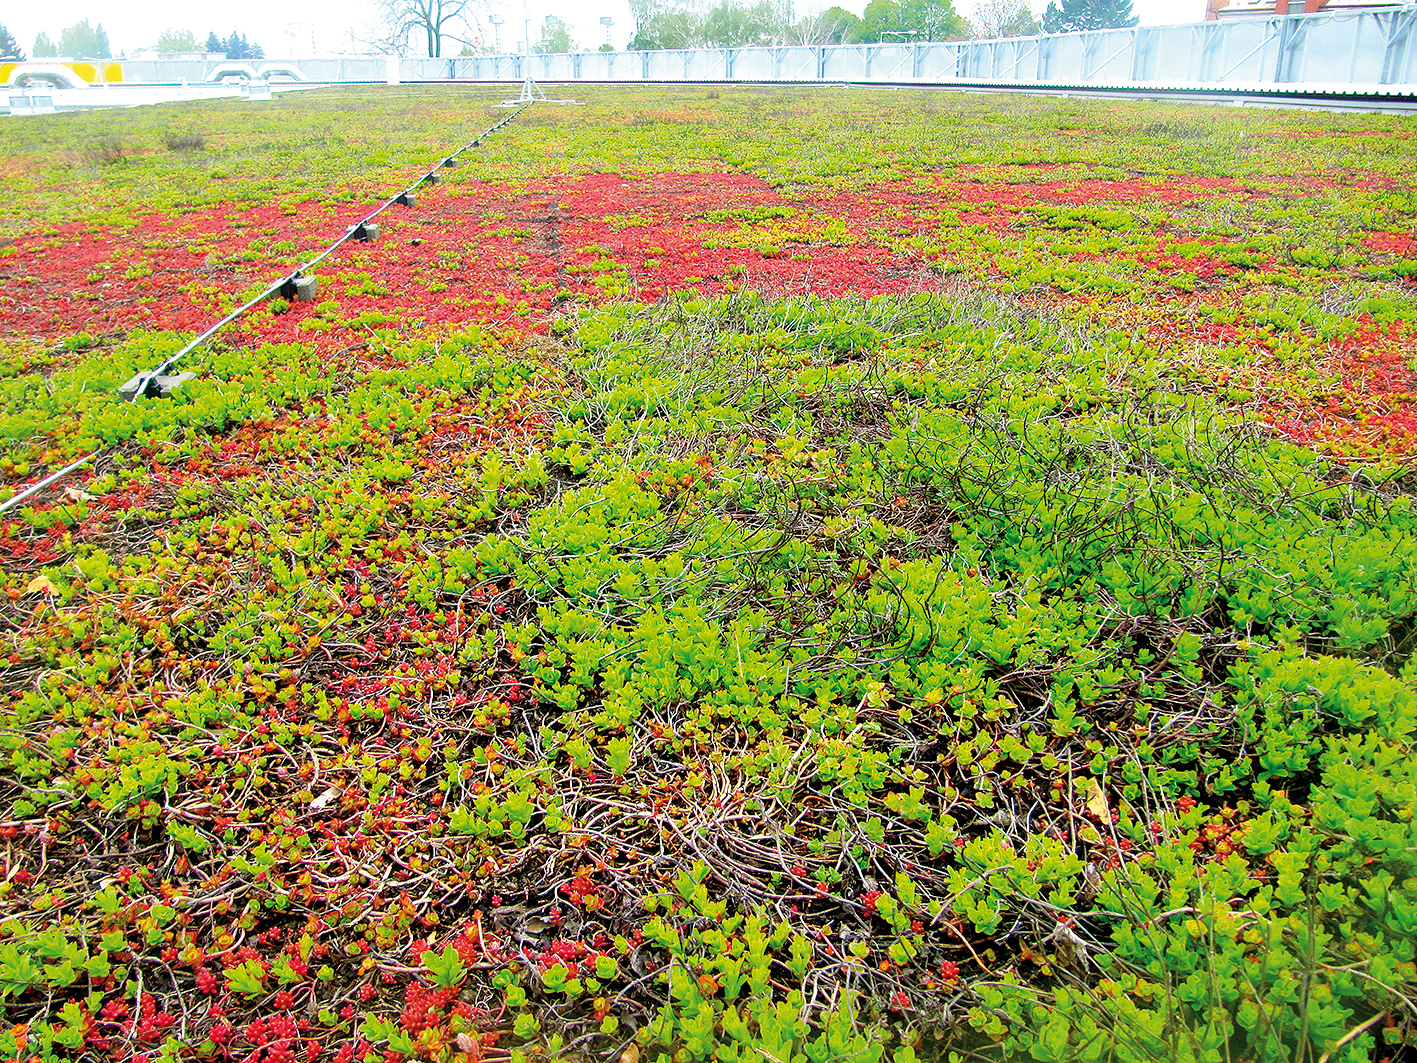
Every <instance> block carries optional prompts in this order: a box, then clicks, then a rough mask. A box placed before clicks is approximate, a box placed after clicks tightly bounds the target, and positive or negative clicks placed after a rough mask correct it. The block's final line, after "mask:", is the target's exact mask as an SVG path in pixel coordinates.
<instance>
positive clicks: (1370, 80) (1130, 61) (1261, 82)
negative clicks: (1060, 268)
mask: <svg viewBox="0 0 1417 1063" xmlns="http://www.w3.org/2000/svg"><path fill="white" fill-rule="evenodd" d="M1414 29H1417V4H1410V5H1407V6H1405V7H1398V8H1388V9H1386V10H1378V11H1345V12H1341V13H1333V14H1330V13H1326V12H1320V13H1318V14H1313V15H1270V16H1261V17H1246V18H1236V19H1232V20H1228V21H1220V22H1201V23H1194V24H1188V25H1179V26H1139V27H1135V28H1132V29H1118V30H1094V31H1091V32H1087V33H1065V34H1047V35H1043V36H1037V37H1009V38H1005V39H1002V40H977V41H939V42H933V43H931V42H920V43H914V44H911V43H886V44H846V45H809V46H802V47H765V48H696V49H685V50H680V51H645V52H585V53H571V54H558V55H534V56H530V57H526V56H521V55H486V56H467V57H457V58H447V59H396V58H393V57H386V56H355V57H348V58H337V59H305V60H300V61H299V62H298V64H296V65H297V66H298V72H299V75H301V76H303V77H304V78H305V79H306V80H309V81H312V82H350V81H362V82H370V81H378V82H383V81H471V82H518V81H522V80H524V79H525V78H527V77H531V78H534V79H535V80H537V81H543V82H575V81H584V82H609V83H635V82H640V83H643V82H797V83H801V82H817V81H823V82H855V83H871V82H878V83H882V84H886V83H889V84H902V83H911V82H916V83H919V84H927V85H929V84H933V85H939V84H959V85H968V84H989V85H1001V84H1002V85H1019V86H1039V87H1047V86H1057V85H1078V86H1084V87H1085V86H1157V87H1162V88H1227V87H1235V86H1247V87H1248V86H1273V87H1276V88H1295V89H1302V88H1305V87H1308V86H1321V87H1323V88H1325V89H1332V88H1334V87H1336V86H1353V87H1354V88H1355V89H1356V90H1358V91H1361V90H1363V89H1366V88H1382V89H1385V90H1386V91H1387V92H1395V93H1397V94H1406V93H1407V92H1408V91H1417V32H1414ZM282 65H288V64H282ZM218 66H219V64H217V63H204V62H200V61H182V62H146V63H144V62H129V63H125V64H124V73H125V77H126V78H127V80H129V81H163V82H172V81H179V80H184V79H185V80H187V81H191V82H198V81H204V80H207V79H209V78H211V77H213V76H215V74H216V71H217V68H218Z"/></svg>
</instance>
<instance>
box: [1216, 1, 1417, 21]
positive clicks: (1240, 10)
mask: <svg viewBox="0 0 1417 1063" xmlns="http://www.w3.org/2000/svg"><path fill="white" fill-rule="evenodd" d="M1410 2H1411V0H1206V5H1205V20H1206V21H1207V22H1215V21H1217V20H1222V19H1223V20H1226V21H1228V20H1230V19H1232V18H1256V17H1265V16H1268V15H1312V14H1315V13H1317V12H1319V11H1326V12H1329V13H1330V14H1336V13H1338V12H1340V11H1386V10H1390V9H1392V8H1398V7H1403V6H1405V5H1406V4H1407V3H1410Z"/></svg>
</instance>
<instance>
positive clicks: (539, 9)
mask: <svg viewBox="0 0 1417 1063" xmlns="http://www.w3.org/2000/svg"><path fill="white" fill-rule="evenodd" d="M975 2H976V0H955V6H956V8H957V9H958V10H959V12H960V13H961V14H964V15H968V14H970V13H971V12H972V10H973V6H974V4H975ZM866 3H867V0H840V6H841V7H844V8H846V9H847V10H849V11H854V12H855V13H856V14H858V15H859V14H860V13H861V12H862V10H863V9H864V8H865V6H866ZM830 6H832V0H826V2H823V3H815V4H812V3H804V2H803V0H798V3H797V11H798V14H799V16H800V15H802V14H806V13H809V12H811V11H820V10H822V9H823V8H826V7H830ZM1032 6H1033V7H1034V8H1035V10H1039V11H1041V10H1042V8H1043V7H1044V6H1046V4H1045V3H1042V2H1039V0H1033V5H1032ZM221 7H222V8H223V10H224V13H223V14H220V15H208V14H198V13H197V11H196V5H194V4H192V3H191V0H104V2H103V3H101V4H96V3H94V2H93V0H49V2H48V3H43V4H34V3H30V4H19V3H7V4H5V5H4V13H3V14H0V25H4V26H5V28H6V29H8V30H9V31H10V32H11V33H13V34H14V35H15V39H16V40H17V41H19V43H20V47H22V48H24V49H25V50H26V51H27V52H28V51H29V50H30V49H31V48H33V46H34V39H35V35H36V34H38V33H39V32H40V31H43V32H45V33H48V34H49V36H50V39H51V40H56V41H57V40H58V37H59V33H60V31H61V30H63V29H64V28H65V27H66V26H71V25H73V24H74V23H76V22H78V21H80V20H82V19H85V18H86V19H88V20H89V22H90V24H91V25H96V24H98V23H102V25H103V28H104V30H105V31H107V33H108V39H109V42H110V43H111V44H112V46H113V51H114V54H115V55H118V54H121V53H123V52H132V51H136V50H137V49H140V48H145V47H149V46H151V45H153V44H155V43H156V41H157V37H158V34H160V33H161V32H162V31H163V30H165V29H178V30H182V29H190V30H191V31H192V32H193V33H195V34H196V35H197V36H198V37H199V38H201V39H203V40H205V39H206V36H207V33H208V32H211V31H215V32H216V33H217V35H218V36H221V37H225V36H227V35H228V34H230V33H231V32H233V31H235V32H237V33H242V34H245V36H246V38H247V40H249V41H252V42H254V43H257V44H259V45H261V47H262V48H264V49H265V51H266V55H267V56H269V57H271V58H277V57H296V58H298V57H303V56H309V55H312V54H317V53H327V52H340V51H345V52H347V51H351V50H355V51H367V50H368V49H367V48H361V47H360V46H359V41H360V40H361V39H367V38H368V37H369V36H371V35H372V33H373V27H374V26H375V24H377V22H378V16H377V13H376V9H375V6H374V3H373V0H305V2H304V3H301V4H291V3H290V2H289V0H246V2H245V3H242V4H239V5H235V4H233V5H221ZM492 10H493V11H494V12H495V13H497V14H499V15H500V16H501V17H502V18H503V19H504V20H505V21H504V23H503V25H502V26H501V27H500V29H499V30H497V31H496V32H498V33H499V34H500V37H501V42H500V43H501V46H502V49H503V50H504V51H511V50H512V49H513V48H515V47H516V46H517V44H518V43H519V42H520V41H522V40H523V39H524V33H523V31H522V26H523V25H524V22H523V5H522V4H521V3H517V2H515V0H512V2H503V3H495V2H494V6H493V8H492ZM1132 10H1133V12H1134V13H1135V14H1137V15H1139V16H1140V17H1141V21H1142V24H1143V25H1148V26H1157V25H1168V24H1171V23H1176V22H1196V21H1199V20H1200V19H1201V18H1203V17H1204V16H1205V0H1132ZM526 14H527V15H528V16H529V17H530V19H531V22H532V26H533V28H532V39H533V40H535V39H536V38H537V37H539V36H540V29H539V25H540V23H541V21H542V20H543V19H544V18H545V17H546V16H547V15H556V16H558V17H560V18H562V19H564V20H565V21H566V22H567V23H568V24H570V26H571V32H572V36H573V37H574V39H575V41H576V43H577V44H578V45H580V46H581V47H585V48H595V47H598V46H599V45H600V44H602V43H604V41H605V27H604V26H602V25H600V19H601V18H610V19H613V20H614V23H615V24H614V26H612V27H611V30H610V35H611V43H613V44H614V45H615V47H616V48H623V47H624V46H625V44H626V43H627V42H628V41H629V39H630V37H631V36H632V35H633V33H634V22H633V20H632V19H631V18H630V8H629V4H628V3H627V2H626V0H527V3H526ZM480 26H481V31H482V33H483V34H484V35H485V37H486V38H487V43H488V44H491V43H492V34H493V32H494V30H493V28H492V27H491V26H490V25H489V24H488V22H487V20H486V17H485V16H484V17H483V18H482V19H481V22H480Z"/></svg>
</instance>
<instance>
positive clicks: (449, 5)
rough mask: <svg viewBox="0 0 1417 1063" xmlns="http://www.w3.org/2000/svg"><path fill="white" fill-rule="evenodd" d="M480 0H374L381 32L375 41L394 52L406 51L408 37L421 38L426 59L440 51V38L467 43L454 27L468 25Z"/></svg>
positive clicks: (481, 2)
mask: <svg viewBox="0 0 1417 1063" xmlns="http://www.w3.org/2000/svg"><path fill="white" fill-rule="evenodd" d="M484 6H485V5H484V3H483V0H378V8H379V20H380V28H381V30H382V36H381V37H380V38H379V39H378V40H377V41H375V42H371V43H376V44H379V45H381V46H383V47H386V48H388V49H389V50H390V51H392V52H394V53H395V54H396V55H407V54H408V52H409V51H410V44H409V40H410V38H421V39H422V40H423V42H424V43H425V44H426V46H427V52H428V57H429V58H430V59H437V58H440V57H441V56H442V54H443V38H445V37H446V38H448V39H449V40H452V41H456V42H457V43H458V44H460V45H462V44H467V43H469V42H468V40H467V39H466V38H464V37H460V36H458V34H457V32H455V31H457V30H459V29H468V28H470V27H471V23H472V20H473V18H474V17H475V16H476V14H477V13H478V12H479V11H481V10H482V8H483V7H484Z"/></svg>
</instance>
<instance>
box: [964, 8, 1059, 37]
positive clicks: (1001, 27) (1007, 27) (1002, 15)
mask: <svg viewBox="0 0 1417 1063" xmlns="http://www.w3.org/2000/svg"><path fill="white" fill-rule="evenodd" d="M969 22H970V26H971V27H972V28H973V30H974V35H975V36H976V37H985V38H996V37H1027V36H1030V35H1032V34H1035V33H1039V32H1041V31H1042V27H1041V26H1040V25H1039V22H1038V19H1037V17H1036V16H1035V15H1034V14H1033V12H1032V11H1030V10H1029V7H1028V4H1027V3H1026V0H979V2H978V3H977V4H976V5H975V7H974V16H973V18H971V19H970V20H969Z"/></svg>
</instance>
